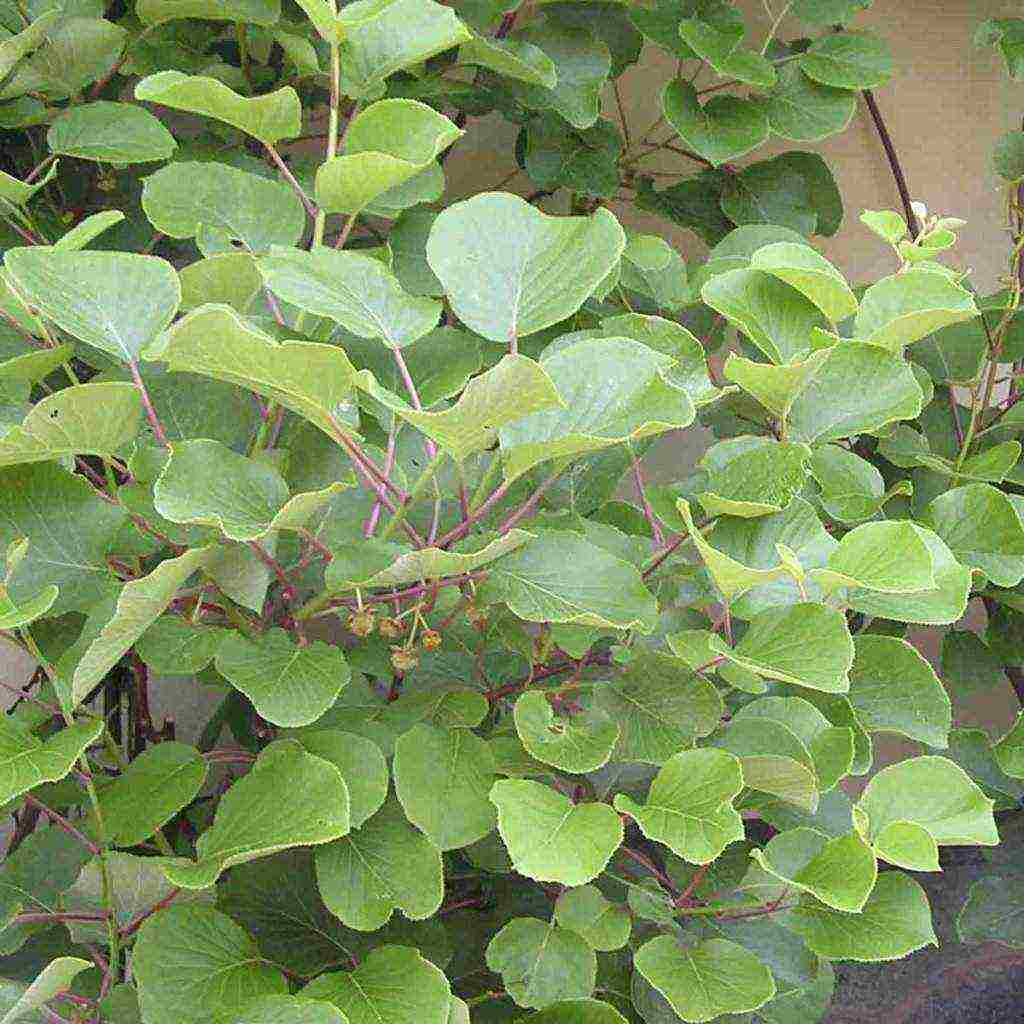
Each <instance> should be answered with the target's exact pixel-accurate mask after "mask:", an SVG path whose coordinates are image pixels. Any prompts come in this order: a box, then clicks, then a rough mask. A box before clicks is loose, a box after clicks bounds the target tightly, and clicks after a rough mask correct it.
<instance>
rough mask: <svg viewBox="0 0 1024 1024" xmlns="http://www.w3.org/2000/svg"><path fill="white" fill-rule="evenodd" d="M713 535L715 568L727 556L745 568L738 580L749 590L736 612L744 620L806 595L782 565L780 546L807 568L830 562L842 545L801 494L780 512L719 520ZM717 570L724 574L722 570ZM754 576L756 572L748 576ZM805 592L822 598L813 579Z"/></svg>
mask: <svg viewBox="0 0 1024 1024" xmlns="http://www.w3.org/2000/svg"><path fill="white" fill-rule="evenodd" d="M711 537H712V538H713V540H714V547H710V546H709V553H708V554H707V556H706V558H707V559H710V561H709V563H708V564H709V566H710V565H711V564H716V565H718V564H724V563H721V560H722V559H729V560H731V561H732V562H733V563H734V568H736V566H738V567H739V568H738V569H736V573H737V579H738V581H739V582H743V583H744V584H745V585H744V586H743V587H741V588H740V589H741V592H742V591H744V590H745V591H746V592H745V593H743V596H741V597H738V598H736V599H734V601H733V604H732V611H733V614H734V615H737V616H739V617H740V618H744V619H749V618H751V617H752V616H753V615H756V614H757V613H758V612H761V611H765V610H766V609H768V608H773V607H778V606H780V605H791V604H796V603H798V602H800V601H803V600H804V599H805V598H804V596H803V595H802V594H801V593H800V589H799V587H798V586H797V584H796V582H795V580H794V579H793V577H792V576H791V575H790V574H789V573H788V572H787V571H785V570H784V569H783V568H781V566H780V564H779V563H780V558H779V552H778V548H777V545H778V544H783V545H785V546H786V547H787V548H789V550H790V551H792V552H793V554H794V555H795V556H796V558H797V559H798V561H799V562H800V565H801V566H802V567H803V569H804V570H805V571H806V570H810V569H814V568H817V567H819V566H822V565H824V564H825V562H826V561H827V560H828V556H829V555H830V554H831V553H832V551H833V549H834V548H835V546H836V542H835V541H834V540H833V539H832V538H831V537H830V536H829V534H828V533H826V531H825V528H824V527H823V526H822V525H821V522H820V520H819V519H818V517H817V515H816V514H815V512H814V510H813V509H812V508H811V506H810V505H809V504H808V503H807V502H806V501H804V500H803V499H801V498H794V499H793V500H792V501H791V502H790V503H789V504H788V505H787V506H786V507H785V508H784V509H783V510H782V511H781V512H776V513H775V514H774V515H769V516H760V517H758V518H757V519H740V518H739V517H726V518H723V519H719V520H718V521H717V524H716V526H715V531H714V533H713V534H711ZM712 552H713V553H712ZM748 566H749V568H747V567H748ZM715 571H716V572H721V570H720V569H718V570H715ZM748 574H753V575H752V576H749V577H748ZM804 591H805V593H806V598H807V599H809V600H812V601H813V600H817V599H818V598H819V597H820V596H821V589H820V587H818V585H817V584H816V583H815V582H814V580H813V579H812V578H811V577H808V578H807V580H806V582H805V585H804Z"/></svg>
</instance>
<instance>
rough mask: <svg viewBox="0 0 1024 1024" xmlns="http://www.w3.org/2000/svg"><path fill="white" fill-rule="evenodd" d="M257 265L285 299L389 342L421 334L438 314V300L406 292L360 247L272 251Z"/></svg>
mask: <svg viewBox="0 0 1024 1024" xmlns="http://www.w3.org/2000/svg"><path fill="white" fill-rule="evenodd" d="M259 267H260V273H261V274H262V275H263V280H264V282H265V283H266V285H267V287H268V288H269V289H270V290H271V291H272V292H274V293H275V294H276V295H277V296H278V297H279V298H281V299H284V300H285V302H290V303H291V304H292V305H294V306H298V308H299V309H303V310H305V311H306V312H308V313H314V314H316V315H317V316H325V317H328V318H329V319H331V320H333V321H334V322H335V323H338V324H340V325H341V326H342V327H344V328H345V329H346V330H348V331H351V332H352V333H353V334H357V335H358V336H359V337H360V338H379V339H380V340H381V341H382V342H383V343H384V344H385V345H388V346H390V347H391V348H402V347H403V346H404V345H409V344H411V343H412V342H414V341H417V340H418V339H419V338H422V337H423V336H424V335H426V334H428V333H429V332H430V331H432V330H433V329H434V328H435V327H436V326H437V321H438V319H439V318H440V315H441V305H440V303H438V302H435V301H434V300H433V299H428V298H422V297H417V296H413V295H409V294H407V293H406V292H404V291H403V290H402V287H401V285H399V283H398V279H397V278H396V277H395V276H394V275H393V274H392V273H391V272H390V271H389V270H387V268H386V267H384V266H383V265H382V264H381V262H380V261H379V260H375V259H372V258H370V257H368V256H363V255H361V254H360V253H355V252H337V251H336V250H334V249H325V248H319V249H315V250H314V251H312V252H303V251H301V250H298V249H296V250H292V251H290V252H284V251H278V252H275V253H273V254H272V255H270V256H265V257H263V259H261V260H260V261H259Z"/></svg>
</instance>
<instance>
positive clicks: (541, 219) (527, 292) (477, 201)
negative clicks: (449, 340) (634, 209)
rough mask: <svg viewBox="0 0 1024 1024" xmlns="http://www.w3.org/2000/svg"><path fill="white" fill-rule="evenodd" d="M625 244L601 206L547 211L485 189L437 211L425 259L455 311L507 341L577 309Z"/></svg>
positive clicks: (488, 334)
mask: <svg viewBox="0 0 1024 1024" xmlns="http://www.w3.org/2000/svg"><path fill="white" fill-rule="evenodd" d="M625 245H626V238H625V234H624V233H623V231H622V228H621V227H620V226H619V223H618V221H617V220H616V219H615V217H614V216H613V215H612V214H610V213H609V212H608V211H607V210H605V209H603V208H601V209H599V210H598V211H597V212H596V213H594V214H593V215H592V216H590V217H549V216H548V215H547V214H544V213H541V212H540V211H539V210H537V209H535V208H534V207H533V206H531V205H530V204H529V203H527V202H526V201H525V200H523V199H520V198H519V197H518V196H513V195H509V194H508V193H504V192H489V193H482V194H480V195H477V196H474V197H473V198H472V199H467V200H464V201H463V202H460V203H455V204H453V205H452V206H449V207H448V208H447V209H446V210H444V211H443V212H442V213H441V214H440V215H439V216H438V218H437V220H436V221H435V222H434V226H433V228H432V229H431V232H430V237H429V239H428V240H427V262H428V263H429V264H430V268H431V269H432V270H433V271H434V273H435V274H436V275H437V276H438V278H439V279H440V280H441V283H442V284H443V285H444V288H445V291H446V292H447V293H448V297H449V300H450V301H451V304H452V309H453V310H454V312H455V314H456V316H458V317H459V319H460V320H462V322H463V323H465V324H466V326H467V327H469V328H470V329H471V330H473V331H476V333H477V334H482V335H483V336H484V337H485V338H489V339H490V340H491V341H496V342H498V343H499V344H503V345H504V344H508V343H509V342H511V341H513V340H514V339H515V338H520V337H523V336H525V335H529V334H534V333H535V332H537V331H540V330H543V329H544V328H545V327H550V326H551V325H552V324H556V323H559V322H560V321H562V320H564V319H566V318H567V317H569V316H571V315H572V314H573V313H575V312H576V311H577V310H578V309H579V308H580V306H581V305H582V304H583V303H584V301H585V300H586V299H587V298H588V296H589V295H590V294H591V293H592V292H593V291H594V289H595V288H596V287H597V286H598V285H599V284H600V283H601V281H603V280H604V278H605V277H606V276H607V275H608V273H609V272H610V271H611V270H612V269H613V268H614V267H615V265H616V263H617V262H618V260H619V257H620V256H621V255H622V251H623V249H624V248H625Z"/></svg>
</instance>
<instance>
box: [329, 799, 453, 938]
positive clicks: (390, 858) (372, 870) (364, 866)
mask: <svg viewBox="0 0 1024 1024" xmlns="http://www.w3.org/2000/svg"><path fill="white" fill-rule="evenodd" d="M316 877H317V883H318V885H319V887H320V894H321V895H322V896H323V900H324V903H326V904H327V907H328V909H329V910H330V911H331V913H332V914H335V915H336V916H337V917H339V918H340V919H341V920H342V921H343V922H344V923H345V924H346V925H348V927H349V928H355V929H357V930H358V931H365V932H373V931H376V930H377V929H378V928H381V927H382V926H383V925H385V924H387V922H388V921H389V920H390V919H391V915H392V914H393V913H394V912H395V910H401V911H402V913H403V914H404V915H405V916H406V917H408V918H409V919H410V920H413V921H422V920H425V919H426V918H428V917H431V916H432V915H433V914H435V913H437V909H438V907H440V906H441V901H442V900H443V899H444V874H443V868H442V864H441V851H440V850H439V849H438V848H437V847H436V846H435V845H434V844H433V843H432V842H431V841H430V840H429V839H428V838H427V837H426V836H425V835H423V833H422V832H419V831H418V830H417V829H415V828H413V826H412V825H410V824H409V822H408V821H407V820H406V817H405V814H404V813H403V812H402V806H401V804H399V802H398V801H397V800H396V799H394V798H393V797H392V798H390V799H389V800H388V801H387V802H386V803H385V804H384V805H383V807H381V809H380V810H379V811H377V813H376V814H375V815H374V816H373V817H372V818H370V820H369V821H367V822H366V823H365V824H364V825H362V826H361V827H360V828H358V829H356V831H354V832H352V833H350V834H349V835H347V836H345V837H344V838H343V839H339V840H337V841H336V842H333V843H329V844H327V845H326V846H322V847H320V848H319V849H318V850H317V851H316Z"/></svg>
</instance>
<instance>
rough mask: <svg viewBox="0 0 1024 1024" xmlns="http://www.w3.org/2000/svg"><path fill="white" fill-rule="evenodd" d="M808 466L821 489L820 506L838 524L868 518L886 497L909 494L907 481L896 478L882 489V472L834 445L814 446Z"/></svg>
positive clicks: (909, 489)
mask: <svg viewBox="0 0 1024 1024" xmlns="http://www.w3.org/2000/svg"><path fill="white" fill-rule="evenodd" d="M809 468H810V471H811V476H813V477H814V481H815V483H817V485H818V487H819V488H821V491H820V493H819V494H818V500H819V501H820V502H821V507H822V508H823V509H824V510H825V512H826V513H827V514H828V515H829V516H830V517H831V518H833V519H837V520H839V522H841V523H859V522H861V521H862V520H864V519H870V518H872V517H873V516H875V515H876V514H877V513H878V512H879V511H880V510H881V509H882V506H883V505H884V504H885V503H886V502H887V501H888V500H889V499H890V498H892V497H895V496H897V495H910V494H912V493H913V485H912V484H911V483H910V482H909V481H898V482H897V483H896V484H895V485H894V486H893V488H892V490H891V491H888V492H886V490H885V481H884V480H883V479H882V474H881V473H880V472H879V471H878V470H877V469H876V468H875V467H874V466H873V465H872V464H871V463H870V462H868V461H867V460H866V459H862V458H861V457H860V456H859V455H857V454H856V453H855V452H851V451H847V450H846V449H845V448H840V447H839V445H836V444H826V445H823V446H822V447H820V448H817V449H815V450H814V452H812V454H811V461H810V465H809Z"/></svg>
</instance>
